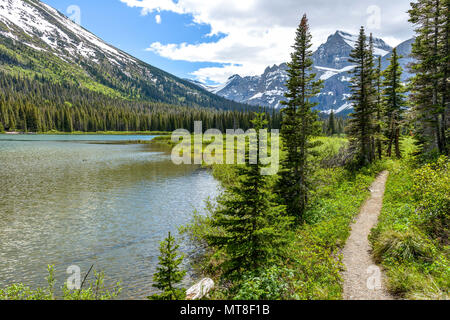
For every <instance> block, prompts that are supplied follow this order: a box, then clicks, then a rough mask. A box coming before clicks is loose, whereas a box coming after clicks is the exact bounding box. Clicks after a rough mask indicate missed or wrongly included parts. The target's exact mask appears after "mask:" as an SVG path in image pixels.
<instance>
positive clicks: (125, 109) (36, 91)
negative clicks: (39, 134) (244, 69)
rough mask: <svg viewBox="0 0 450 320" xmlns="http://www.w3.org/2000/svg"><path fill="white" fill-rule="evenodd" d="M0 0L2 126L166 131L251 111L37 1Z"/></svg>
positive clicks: (220, 119)
mask: <svg viewBox="0 0 450 320" xmlns="http://www.w3.org/2000/svg"><path fill="white" fill-rule="evenodd" d="M0 4H1V6H0V72H1V78H2V80H1V81H2V92H1V94H2V99H1V101H3V103H2V104H1V108H0V110H1V112H2V113H1V114H0V119H1V122H0V125H1V126H2V127H3V128H4V129H6V130H24V131H47V130H52V129H56V130H61V131H68V132H70V131H72V130H80V131H86V130H89V131H91V130H92V131H96V130H105V129H106V130H146V129H150V130H160V129H161V130H172V129H174V128H178V125H182V126H184V127H185V128H189V127H190V125H189V123H190V119H191V118H196V120H207V119H212V120H210V121H206V122H207V123H211V122H212V121H215V122H218V125H219V127H222V125H223V123H222V122H224V123H226V122H227V116H226V114H228V112H227V110H228V111H232V110H233V111H237V115H236V116H235V117H234V118H236V119H235V120H236V121H237V122H239V118H240V117H241V116H243V114H241V115H239V113H240V112H245V111H252V110H253V111H254V110H257V108H256V107H249V106H246V105H244V104H239V103H236V102H232V101H229V100H226V99H225V98H222V97H219V96H216V95H214V94H212V93H209V92H208V91H206V90H203V89H201V88H199V87H197V86H195V85H194V84H192V83H190V82H189V81H186V80H182V79H179V78H177V77H175V76H173V75H171V74H169V73H167V72H164V71H162V70H160V69H158V68H155V67H153V66H150V65H148V64H146V63H144V62H142V61H139V60H138V59H135V58H133V57H131V56H130V55H128V54H126V53H124V52H122V51H120V50H119V49H116V48H114V47H112V46H110V45H108V44H106V43H104V42H103V41H102V40H101V39H99V38H97V37H96V36H94V35H93V34H91V33H89V32H88V31H86V30H85V29H83V28H82V27H80V26H79V25H77V24H75V23H74V22H72V21H71V20H69V19H68V18H67V17H65V16H64V15H62V14H60V13H59V12H57V11H56V10H54V9H53V8H51V7H49V6H47V5H46V4H44V3H42V2H40V1H23V0H14V1H3V0H2V1H0ZM13 84H14V85H13ZM170 105H172V107H171V106H170ZM173 106H177V107H182V108H174V107H173ZM172 108H173V110H172ZM187 108H191V109H192V110H191V112H188V111H189V110H188V109H187ZM32 109H33V111H31V110H32ZM200 109H202V110H201V111H200ZM206 109H211V110H209V111H208V110H206ZM93 110H95V111H93ZM219 110H222V111H219ZM175 114H177V115H178V116H175ZM206 114H208V116H206ZM13 115H14V116H13ZM197 115H198V116H197ZM177 117H178V119H179V120H175V118H177ZM64 119H65V120H64ZM117 119H120V120H117ZM216 119H218V120H216ZM177 121H178V123H177ZM184 121H185V122H184ZM242 125H243V126H245V121H244V123H243V124H242Z"/></svg>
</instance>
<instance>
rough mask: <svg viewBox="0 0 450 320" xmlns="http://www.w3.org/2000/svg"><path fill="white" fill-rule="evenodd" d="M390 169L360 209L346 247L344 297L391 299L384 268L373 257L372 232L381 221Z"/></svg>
mask: <svg viewBox="0 0 450 320" xmlns="http://www.w3.org/2000/svg"><path fill="white" fill-rule="evenodd" d="M388 176H389V172H387V171H383V172H382V173H381V174H380V175H379V176H378V177H377V179H376V180H375V182H374V183H373V184H372V186H371V187H370V191H371V193H372V195H371V197H370V199H369V200H367V201H366V202H365V204H364V205H363V207H362V208H361V212H360V214H359V216H358V217H357V218H356V221H355V223H354V224H353V225H352V232H351V235H350V237H349V239H348V241H347V244H346V245H345V248H344V250H343V256H344V259H343V262H344V265H345V268H346V271H345V272H343V279H344V300H392V299H394V297H393V296H392V295H390V294H389V292H388V291H387V290H386V288H385V287H384V278H383V272H382V270H381V268H379V267H378V266H376V264H375V262H374V261H373V259H372V254H371V246H370V243H369V239H368V237H369V234H370V231H371V229H372V228H373V227H375V226H376V224H377V222H378V217H379V215H380V212H381V208H382V206H383V195H384V190H385V186H386V181H387V178H388Z"/></svg>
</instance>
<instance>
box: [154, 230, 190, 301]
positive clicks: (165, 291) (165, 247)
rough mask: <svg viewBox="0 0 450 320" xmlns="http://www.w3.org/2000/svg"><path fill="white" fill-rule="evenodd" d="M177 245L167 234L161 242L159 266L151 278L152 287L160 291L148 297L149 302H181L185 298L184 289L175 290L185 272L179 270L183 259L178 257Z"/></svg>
mask: <svg viewBox="0 0 450 320" xmlns="http://www.w3.org/2000/svg"><path fill="white" fill-rule="evenodd" d="M179 247H180V246H179V245H178V244H176V242H175V239H174V238H173V237H172V235H171V234H170V232H169V235H168V237H167V238H166V239H165V240H164V241H163V242H161V245H160V248H159V251H160V256H159V258H158V259H159V264H158V268H157V272H156V273H155V274H154V276H153V281H154V282H155V284H154V285H153V287H155V288H157V289H159V290H161V291H162V293H161V294H155V295H152V296H150V297H149V299H151V300H183V299H185V297H186V293H185V290H184V289H179V288H176V285H178V284H179V283H180V282H181V281H182V280H183V278H184V276H185V275H186V271H184V270H180V265H181V263H182V262H183V259H184V257H183V256H182V255H181V256H179V253H178V249H179Z"/></svg>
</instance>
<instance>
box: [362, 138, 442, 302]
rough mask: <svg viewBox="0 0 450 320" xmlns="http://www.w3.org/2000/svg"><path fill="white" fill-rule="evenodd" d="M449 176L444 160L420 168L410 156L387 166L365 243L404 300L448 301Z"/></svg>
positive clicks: (393, 289)
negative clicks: (382, 193)
mask: <svg viewBox="0 0 450 320" xmlns="http://www.w3.org/2000/svg"><path fill="white" fill-rule="evenodd" d="M406 142H407V143H408V144H409V143H410V141H408V140H407V141H406ZM405 149H409V150H410V151H414V149H412V148H410V147H408V148H405ZM418 165H419V167H417V166H418ZM449 178H450V174H449V171H448V158H445V157H441V158H440V159H438V160H437V161H436V162H434V163H430V164H425V165H422V166H420V164H418V163H417V162H416V161H414V159H413V158H408V159H405V160H402V161H396V162H392V163H391V164H390V176H389V179H388V183H387V186H386V192H385V197H384V201H383V209H382V212H381V216H380V221H379V224H378V226H377V227H376V228H375V229H373V230H372V234H371V236H370V240H371V242H372V245H373V249H374V256H375V258H376V259H377V260H378V261H379V262H381V263H382V264H383V266H384V268H385V269H386V270H387V275H388V286H389V289H390V290H391V291H392V292H394V293H396V294H399V295H401V296H403V297H405V298H408V299H448V288H449V287H450V270H449V268H448V266H449V256H448V255H449V249H448V248H449V243H448V233H449V211H448V208H449V207H450V206H449V204H450V184H449Z"/></svg>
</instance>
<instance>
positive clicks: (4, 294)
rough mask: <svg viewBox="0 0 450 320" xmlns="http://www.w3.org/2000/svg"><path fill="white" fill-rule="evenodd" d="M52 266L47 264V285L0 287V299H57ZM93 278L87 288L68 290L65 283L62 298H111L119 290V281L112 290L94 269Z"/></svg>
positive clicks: (118, 292)
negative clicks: (33, 287) (41, 286)
mask: <svg viewBox="0 0 450 320" xmlns="http://www.w3.org/2000/svg"><path fill="white" fill-rule="evenodd" d="M54 272H55V271H54V266H48V277H47V283H48V285H47V287H46V288H38V289H36V290H33V289H31V288H30V287H27V286H25V285H24V284H14V285H11V286H9V287H7V288H5V289H0V300H57V299H59V298H58V297H56V295H55V277H54ZM94 276H95V279H94V280H93V281H91V282H90V283H89V285H88V287H87V289H83V288H80V289H79V290H76V289H75V290H69V289H68V288H67V283H65V284H64V287H63V288H62V293H63V294H62V297H61V299H62V300H112V299H115V298H116V297H117V296H118V295H119V294H120V292H121V289H120V283H117V284H116V285H115V286H114V287H113V288H112V290H109V289H107V288H106V287H105V284H104V274H103V273H102V272H101V273H97V272H96V271H94Z"/></svg>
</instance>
